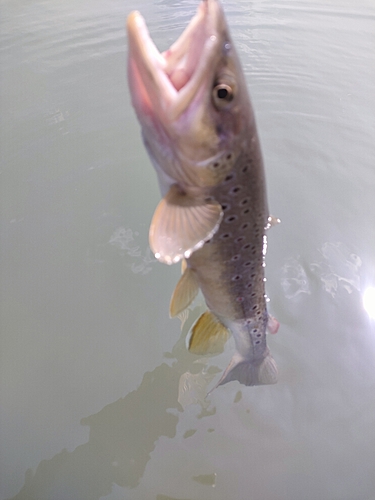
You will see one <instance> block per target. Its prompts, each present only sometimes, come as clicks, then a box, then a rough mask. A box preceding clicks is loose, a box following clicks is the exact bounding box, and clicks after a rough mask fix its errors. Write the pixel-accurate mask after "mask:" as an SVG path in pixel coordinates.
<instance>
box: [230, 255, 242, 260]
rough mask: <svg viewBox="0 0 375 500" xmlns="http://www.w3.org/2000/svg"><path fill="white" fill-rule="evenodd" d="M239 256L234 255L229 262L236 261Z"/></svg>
mask: <svg viewBox="0 0 375 500" xmlns="http://www.w3.org/2000/svg"><path fill="white" fill-rule="evenodd" d="M240 257H241V256H240V255H239V254H236V255H233V257H232V258H231V260H234V261H236V260H238V259H239V258H240Z"/></svg>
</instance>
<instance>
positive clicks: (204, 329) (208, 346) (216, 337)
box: [189, 311, 230, 354]
mask: <svg viewBox="0 0 375 500" xmlns="http://www.w3.org/2000/svg"><path fill="white" fill-rule="evenodd" d="M229 335H230V333H229V330H228V329H227V328H226V327H225V326H224V325H223V324H222V323H221V321H219V320H218V319H217V318H216V316H214V315H213V314H212V312H210V311H206V312H205V313H203V314H202V315H201V316H200V317H199V318H198V320H197V321H196V323H195V324H194V326H193V328H192V334H191V337H190V340H189V351H190V352H192V353H193V354H218V353H220V352H223V350H224V345H225V342H226V341H227V340H228V338H229Z"/></svg>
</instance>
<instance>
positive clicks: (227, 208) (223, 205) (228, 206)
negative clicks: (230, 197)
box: [221, 203, 230, 210]
mask: <svg viewBox="0 0 375 500" xmlns="http://www.w3.org/2000/svg"><path fill="white" fill-rule="evenodd" d="M221 208H222V209H223V210H229V209H230V205H229V204H228V203H223V204H222V205H221Z"/></svg>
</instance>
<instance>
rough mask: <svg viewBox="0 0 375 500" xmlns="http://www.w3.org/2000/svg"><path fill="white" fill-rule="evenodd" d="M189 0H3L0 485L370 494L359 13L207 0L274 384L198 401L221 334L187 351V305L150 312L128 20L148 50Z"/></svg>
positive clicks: (370, 369)
mask: <svg viewBox="0 0 375 500" xmlns="http://www.w3.org/2000/svg"><path fill="white" fill-rule="evenodd" d="M196 4H197V2H195V1H193V0H188V1H182V0H181V1H168V0H160V1H158V2H151V1H150V0H140V1H138V2H133V1H130V2H125V3H124V2H120V1H118V0H111V1H109V2H103V1H102V0H95V1H93V2H87V1H86V0H78V1H76V2H72V1H67V2H58V1H57V0H52V1H42V0H38V1H36V2H32V3H30V2H24V1H23V0H20V1H18V2H2V6H1V9H2V15H1V26H2V29H1V35H0V40H1V52H0V57H1V61H0V64H1V68H2V75H1V79H2V84H1V99H2V117H1V138H0V139H1V152H0V154H1V164H2V166H1V176H2V180H1V203H2V206H1V242H2V254H1V261H0V265H1V275H2V276H1V293H2V297H1V298H2V306H1V307H2V310H1V315H2V320H1V325H2V337H3V341H2V353H3V355H2V363H1V366H2V377H1V378H2V380H3V385H2V406H1V421H2V425H1V431H0V432H1V441H2V442H1V444H0V448H1V449H2V450H7V453H6V454H2V455H3V456H2V458H1V460H2V462H1V467H0V469H1V472H0V474H1V475H2V477H1V479H0V484H1V486H0V497H1V498H2V499H5V498H11V497H12V498H15V499H19V500H20V499H27V500H32V499H38V500H41V499H42V498H49V499H51V500H55V499H56V500H68V499H69V500H71V499H72V498H77V499H78V498H79V499H88V500H92V499H98V500H99V499H100V498H106V499H108V500H117V499H119V498H127V499H135V500H141V499H144V498H157V499H158V500H162V499H164V500H165V499H167V498H169V499H172V498H173V499H179V500H182V499H186V500H187V499H191V500H198V499H202V498H205V499H208V500H209V499H211V498H215V499H219V500H226V499H228V498H245V497H247V495H248V492H249V491H251V494H252V498H255V499H260V498H267V500H283V499H288V500H293V499H295V500H300V499H301V498H303V499H306V500H310V499H311V500H316V499H317V498H319V499H322V500H332V499H333V498H335V499H340V500H353V499H354V498H356V499H357V498H358V499H361V500H362V499H363V500H367V499H370V498H372V495H373V491H374V489H375V484H374V478H373V471H372V469H373V459H372V457H373V449H374V446H375V425H374V424H375V421H374V418H375V417H374V415H375V396H374V394H375V391H374V387H375V369H374V358H375V325H374V321H373V319H371V318H374V316H375V313H374V297H373V295H374V286H375V278H374V275H373V269H374V248H375V229H374V225H373V224H372V223H371V221H373V220H374V216H375V205H374V203H373V193H374V188H375V177H374V170H373V158H374V144H375V137H374V130H375V123H374V116H375V103H374V99H375V96H374V93H373V81H375V74H374V67H375V66H374V59H373V57H374V56H373V50H372V43H373V38H372V37H373V33H374V29H375V11H374V7H373V6H372V5H371V3H370V2H366V1H365V0H361V2H360V3H359V4H358V3H356V4H355V6H354V4H353V5H352V6H348V5H347V3H345V2H341V3H340V2H337V1H333V0H332V1H331V2H328V3H327V2H326V1H325V2H320V1H316V2H312V1H310V2H308V3H304V4H303V5H302V4H301V3H300V2H294V1H293V0H289V1H288V2H283V3H280V2H279V3H277V2H274V1H273V2H272V1H265V2H264V1H262V2H260V1H255V2H250V3H249V2H246V1H245V0H242V1H240V2H238V1H234V0H230V1H227V2H225V7H226V11H227V14H228V16H227V17H228V21H229V24H230V26H231V27H232V33H233V36H234V39H235V42H236V45H237V47H238V49H239V51H240V53H241V56H242V59H243V63H244V68H245V70H246V76H247V79H248V83H249V88H250V91H251V96H252V100H253V103H254V107H255V110H256V115H257V121H258V128H259V132H260V136H261V139H262V145H263V151H264V156H265V163H266V168H267V180H268V192H269V205H270V207H271V209H272V214H273V215H275V216H277V217H280V218H281V220H282V224H281V225H279V226H278V227H277V228H274V229H270V231H269V233H268V235H267V236H268V254H267V267H266V272H267V294H268V296H269V297H270V299H271V302H270V311H271V313H272V314H274V315H275V316H276V317H277V319H278V320H279V321H280V323H281V326H280V329H279V333H278V334H277V335H273V336H272V338H270V339H269V341H270V347H271V350H272V353H273V355H274V356H275V358H276V360H277V363H278V365H279V370H280V382H279V383H278V384H277V385H275V386H272V387H261V388H260V387H255V388H245V387H243V386H240V385H239V384H237V383H231V384H228V385H226V386H224V387H220V388H219V389H217V390H215V391H214V392H213V393H212V395H210V397H209V398H207V399H205V397H204V396H205V394H206V392H207V390H209V389H210V388H211V387H212V386H213V385H214V383H215V381H216V380H217V378H218V376H219V375H218V374H219V373H220V372H221V371H222V369H223V368H224V367H225V366H226V364H227V362H228V360H229V359H230V357H231V354H232V351H233V341H232V340H230V341H228V343H227V346H226V348H225V351H224V353H222V354H220V355H219V356H216V357H213V358H199V357H197V356H193V355H191V354H190V353H188V352H187V350H186V337H187V336H188V334H189V329H190V327H191V325H192V324H193V322H194V320H195V319H196V318H197V317H198V315H199V314H200V313H201V312H202V311H203V310H204V309H203V305H202V301H201V299H198V301H197V302H196V305H195V308H194V309H193V310H192V311H191V312H190V315H189V317H188V318H183V319H184V323H183V325H182V331H181V330H180V324H179V322H178V321H177V320H173V321H172V320H169V318H168V304H169V299H170V295H171V292H172V290H173V288H174V286H175V283H176V282H177V280H178V278H179V273H180V270H179V268H178V266H177V267H172V268H170V267H168V266H162V265H161V264H159V263H157V262H155V260H154V258H153V257H152V255H151V254H150V251H149V248H148V244H147V233H148V226H149V222H150V219H151V216H152V213H153V210H154V208H155V206H156V204H157V202H158V200H159V192H158V188H157V183H156V179H155V175H154V172H153V170H152V168H151V166H150V164H149V161H148V159H147V156H146V153H145V151H144V148H143V145H142V143H141V139H140V137H139V128H138V124H137V122H136V119H135V116H134V113H133V111H132V109H131V107H130V101H129V96H128V90H127V82H126V38H125V31H124V22H125V18H126V15H127V13H128V12H129V11H130V10H132V9H134V8H137V9H138V10H140V11H141V12H142V13H143V14H144V15H145V17H146V20H147V23H148V25H149V27H150V31H151V33H152V34H153V35H154V39H155V40H156V42H157V44H158V46H159V47H160V48H161V49H165V48H166V47H167V46H168V45H169V44H170V43H171V42H173V41H174V40H175V38H176V37H177V36H178V35H179V33H180V32H181V30H182V29H183V27H184V26H185V25H186V23H187V22H188V21H189V19H190V18H191V16H192V14H193V12H194V11H195V8H196ZM88 431H89V432H88Z"/></svg>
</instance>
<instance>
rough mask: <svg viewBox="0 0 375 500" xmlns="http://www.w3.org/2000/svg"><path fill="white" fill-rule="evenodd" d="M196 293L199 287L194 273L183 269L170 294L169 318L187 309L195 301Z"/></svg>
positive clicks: (188, 269) (188, 268) (186, 268)
mask: <svg viewBox="0 0 375 500" xmlns="http://www.w3.org/2000/svg"><path fill="white" fill-rule="evenodd" d="M183 262H184V261H183ZM198 291H199V286H198V280H197V277H196V274H195V272H194V271H193V270H192V269H191V268H190V267H185V270H184V271H183V275H182V276H181V278H180V280H179V282H178V283H177V285H176V288H175V289H174V292H173V294H172V298H171V302H170V305H169V316H170V317H171V318H174V317H175V316H178V315H179V314H180V313H182V312H183V311H184V310H185V309H186V308H187V307H189V305H190V304H191V303H192V302H193V300H194V299H195V297H196V295H197V293H198Z"/></svg>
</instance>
